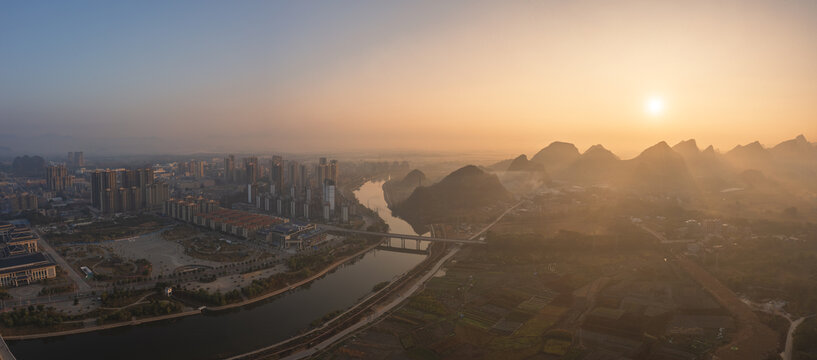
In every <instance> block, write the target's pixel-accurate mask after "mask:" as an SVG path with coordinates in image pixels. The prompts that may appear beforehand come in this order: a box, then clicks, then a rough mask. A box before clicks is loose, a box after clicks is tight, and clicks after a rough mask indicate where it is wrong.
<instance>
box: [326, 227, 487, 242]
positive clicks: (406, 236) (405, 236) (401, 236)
mask: <svg viewBox="0 0 817 360" xmlns="http://www.w3.org/2000/svg"><path fill="white" fill-rule="evenodd" d="M318 226H319V227H320V228H322V229H324V230H326V231H337V232H345V233H349V234H362V235H373V236H385V237H390V238H398V239H408V240H421V241H436V242H450V243H458V244H485V241H481V240H474V238H476V236H474V237H471V238H470V239H446V238H438V237H431V236H420V235H409V234H392V233H383V232H375V231H365V230H355V229H345V228H342V227H337V226H332V225H318Z"/></svg>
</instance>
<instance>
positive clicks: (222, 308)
mask: <svg viewBox="0 0 817 360" xmlns="http://www.w3.org/2000/svg"><path fill="white" fill-rule="evenodd" d="M379 245H380V241H377V242H376V243H374V244H370V245H368V246H366V247H365V248H364V249H362V250H360V251H358V252H356V253H354V254H351V255H349V256H346V257H344V258H342V259H340V260H337V261H335V262H333V263H331V264H329V265H328V266H326V267H324V268H323V269H322V270H320V271H317V272H316V273H314V274H312V275H310V276H308V277H307V278H305V279H302V280H299V281H298V282H296V283H294V284H289V285H286V286H284V287H279V288H277V289H275V290H272V291H269V292H266V293H262V294H259V295H258V296H254V297H251V298H248V299H245V300H242V301H238V302H234V303H230V304H225V305H220V306H202V307H200V308H198V309H194V310H187V311H182V312H176V313H171V314H167V315H161V316H152V317H146V318H141V319H133V320H128V321H122V322H116V323H108V324H101V325H94V326H89V327H82V328H76V329H70V330H61V331H49V332H43V333H36V334H25V335H3V336H2V337H3V339H4V340H7V341H17V340H34V339H43V338H50V337H58V336H66V335H74V334H82V333H87V332H94V331H100V330H108V329H113V328H118V327H124V326H133V325H140V324H145V323H150V322H156V321H163V320H169V319H175V318H180V317H186V316H192V315H198V314H201V313H203V312H205V311H208V312H209V311H214V312H215V311H225V310H230V309H235V308H239V307H243V306H246V305H250V304H253V303H256V302H259V301H263V300H266V299H269V298H271V297H274V296H278V295H281V294H284V293H286V292H288V291H290V290H294V289H297V288H299V287H301V286H304V285H307V284H309V283H311V282H313V281H315V280H318V279H320V278H322V277H323V276H325V275H326V274H328V273H330V272H332V271H334V270H336V269H337V268H338V267H340V266H341V265H344V264H346V263H348V262H349V261H352V260H354V259H356V258H357V257H359V256H362V255H365V254H366V253H368V252H370V251H372V250H374V249H376V248H377V246H379Z"/></svg>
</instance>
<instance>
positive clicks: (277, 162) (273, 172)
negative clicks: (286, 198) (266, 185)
mask: <svg viewBox="0 0 817 360" xmlns="http://www.w3.org/2000/svg"><path fill="white" fill-rule="evenodd" d="M269 174H270V175H269V176H270V185H275V193H274V194H273V195H282V194H284V164H283V160H281V157H280V156H277V155H276V156H273V157H272V161H270V173H269Z"/></svg>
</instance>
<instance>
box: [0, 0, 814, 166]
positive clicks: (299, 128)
mask: <svg viewBox="0 0 817 360" xmlns="http://www.w3.org/2000/svg"><path fill="white" fill-rule="evenodd" d="M815 34H817V2H814V1H806V0H790V1H789V0H787V1H753V0H733V1H654V0H653V1H609V0H602V1H564V0H554V1H550V0H538V1H534V0H526V1H484V2H482V1H455V0H450V1H402V2H397V1H385V0H377V1H249V0H248V1H115V2H112V1H71V2H66V1H53V2H49V1H37V2H30V1H3V2H2V3H0V128H2V130H0V152H2V151H6V152H14V153H17V152H31V153H52V152H53V153H59V152H65V151H71V150H85V151H86V152H87V153H92V154H93V153H135V154H144V153H157V152H180V153H192V152H230V151H235V152H256V151H288V152H327V151H329V152H332V151H335V152H344V151H405V150H420V151H454V152H505V153H509V154H513V153H527V154H528V155H532V154H533V153H535V152H536V151H537V150H538V149H540V148H542V147H544V146H545V145H547V144H548V143H550V142H552V141H555V140H560V141H569V142H573V143H575V144H576V145H577V146H578V147H579V148H580V149H581V150H584V149H586V148H587V147H589V146H591V145H594V144H597V143H601V144H604V145H605V146H606V147H607V148H609V149H611V150H613V151H614V152H616V153H618V154H620V155H622V156H623V157H627V156H630V155H635V154H637V152H638V151H640V150H641V149H643V148H645V147H646V146H649V145H652V144H655V143H657V142H659V141H662V140H666V141H667V142H669V143H670V144H674V143H676V142H678V141H681V140H685V139H689V138H695V139H697V140H698V143H699V144H700V145H702V146H705V145H708V144H713V145H715V147H716V148H719V149H720V150H722V151H726V150H729V149H730V148H732V147H733V146H734V145H736V144H739V143H740V144H745V143H748V142H752V141H755V140H759V141H760V142H761V143H763V144H766V145H774V144H776V143H777V142H780V141H782V140H786V139H790V138H793V137H795V136H797V135H799V134H804V135H805V136H806V137H807V138H809V140H811V141H815V140H817V81H815V79H817V66H815V64H817V40H815ZM656 99H658V100H657V101H658V103H660V106H659V108H660V109H659V111H655V112H651V111H645V107H646V108H647V109H653V110H655V109H656V106H655V105H656Z"/></svg>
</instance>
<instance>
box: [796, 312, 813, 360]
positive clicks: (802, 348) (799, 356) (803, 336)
mask: <svg viewBox="0 0 817 360" xmlns="http://www.w3.org/2000/svg"><path fill="white" fill-rule="evenodd" d="M792 355H793V356H792V358H793V359H794V360H816V359H817V319H815V318H809V319H806V320H805V321H803V323H801V324H800V326H798V327H797V330H795V332H794V351H793V354H792Z"/></svg>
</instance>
